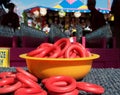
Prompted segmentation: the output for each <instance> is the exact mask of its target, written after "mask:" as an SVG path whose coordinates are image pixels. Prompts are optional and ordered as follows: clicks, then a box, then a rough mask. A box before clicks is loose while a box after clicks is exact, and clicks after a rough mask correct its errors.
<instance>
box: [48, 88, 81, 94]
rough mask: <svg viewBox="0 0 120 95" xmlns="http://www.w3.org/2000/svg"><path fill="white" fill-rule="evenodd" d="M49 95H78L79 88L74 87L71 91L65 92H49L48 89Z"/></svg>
mask: <svg viewBox="0 0 120 95" xmlns="http://www.w3.org/2000/svg"><path fill="white" fill-rule="evenodd" d="M48 93H49V95H78V94H79V90H77V89H74V90H73V91H71V92H65V93H57V92H51V91H48Z"/></svg>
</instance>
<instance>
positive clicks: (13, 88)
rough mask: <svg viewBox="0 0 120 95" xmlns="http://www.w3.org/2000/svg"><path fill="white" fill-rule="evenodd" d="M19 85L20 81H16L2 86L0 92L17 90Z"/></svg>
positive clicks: (20, 84)
mask: <svg viewBox="0 0 120 95" xmlns="http://www.w3.org/2000/svg"><path fill="white" fill-rule="evenodd" d="M21 86H22V83H21V82H17V83H15V84H13V85H10V86H6V87H2V88H0V94H6V93H10V92H13V91H15V90H17V89H18V88H20V87H21Z"/></svg>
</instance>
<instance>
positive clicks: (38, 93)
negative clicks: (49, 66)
mask: <svg viewBox="0 0 120 95" xmlns="http://www.w3.org/2000/svg"><path fill="white" fill-rule="evenodd" d="M29 94H30V95H31V94H32V95H47V92H46V91H44V90H41V89H36V88H19V89H18V90H16V91H15V93H14V95H29Z"/></svg>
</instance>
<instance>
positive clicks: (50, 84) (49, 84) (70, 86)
mask: <svg viewBox="0 0 120 95" xmlns="http://www.w3.org/2000/svg"><path fill="white" fill-rule="evenodd" d="M60 81H65V82H66V83H67V85H66V86H59V85H55V84H54V82H60ZM45 87H46V88H47V89H48V90H50V91H52V92H60V93H61V92H63V93H64V92H70V91H72V90H74V89H75V88H76V80H75V79H74V78H71V77H68V76H53V77H50V78H49V79H48V80H47V81H46V83H45Z"/></svg>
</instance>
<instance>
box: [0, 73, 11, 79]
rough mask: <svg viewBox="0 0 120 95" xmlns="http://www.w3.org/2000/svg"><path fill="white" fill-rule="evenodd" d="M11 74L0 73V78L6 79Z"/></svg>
mask: <svg viewBox="0 0 120 95" xmlns="http://www.w3.org/2000/svg"><path fill="white" fill-rule="evenodd" d="M11 74H12V72H1V73H0V78H6V77H7V76H8V75H11Z"/></svg>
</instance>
